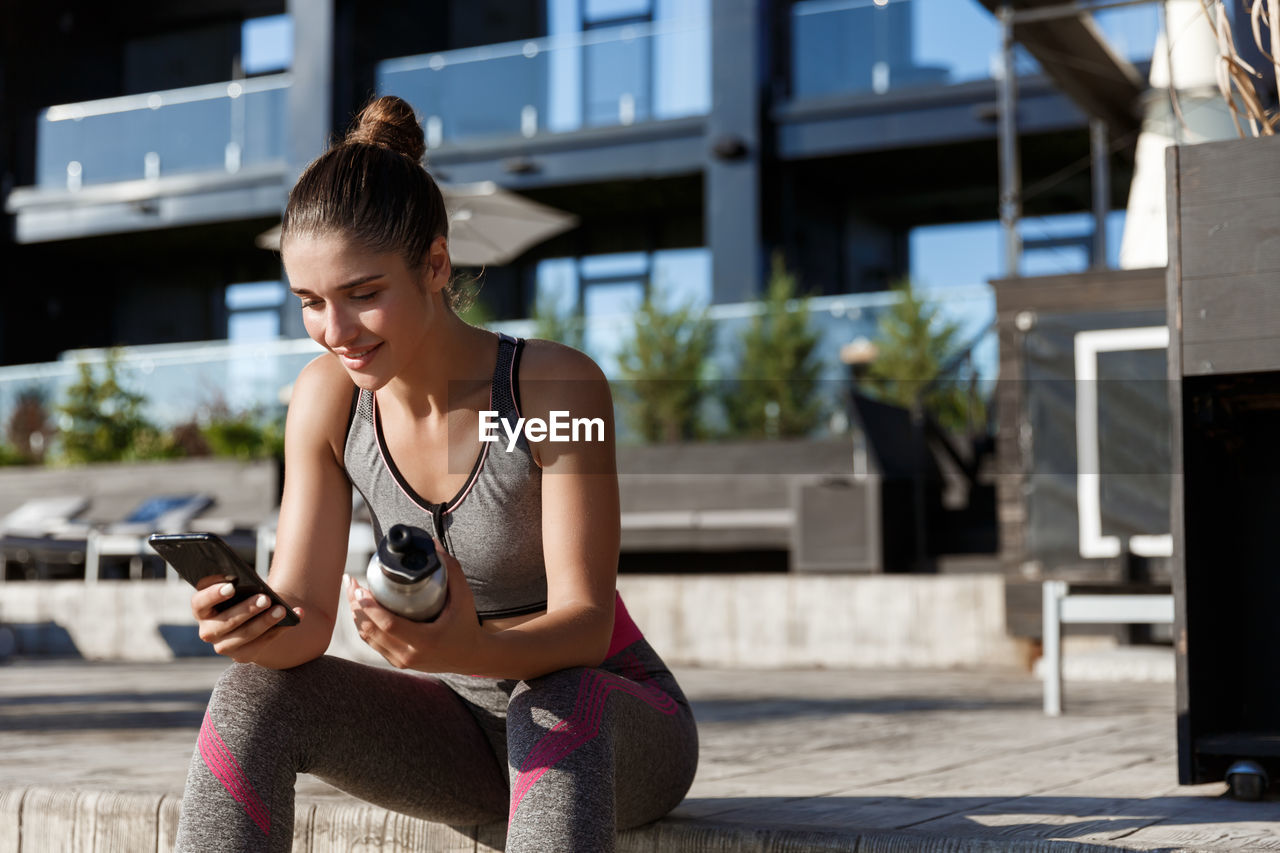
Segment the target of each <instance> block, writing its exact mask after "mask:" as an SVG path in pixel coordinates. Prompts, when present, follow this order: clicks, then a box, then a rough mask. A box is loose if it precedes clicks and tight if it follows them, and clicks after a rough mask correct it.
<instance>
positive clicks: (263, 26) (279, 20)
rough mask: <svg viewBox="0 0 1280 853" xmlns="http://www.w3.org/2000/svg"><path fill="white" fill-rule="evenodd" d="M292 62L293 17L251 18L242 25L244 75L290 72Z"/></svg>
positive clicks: (241, 52) (241, 63)
mask: <svg viewBox="0 0 1280 853" xmlns="http://www.w3.org/2000/svg"><path fill="white" fill-rule="evenodd" d="M292 64H293V18H292V16H290V15H270V16H268V17H265V18H250V19H249V20H247V21H245V22H244V25H243V26H242V27H241V28H240V65H241V67H242V68H243V69H244V73H245V74H265V73H267V72H269V71H287V70H288V69H289V67H290V66H291V65H292Z"/></svg>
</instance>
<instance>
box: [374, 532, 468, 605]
mask: <svg viewBox="0 0 1280 853" xmlns="http://www.w3.org/2000/svg"><path fill="white" fill-rule="evenodd" d="M365 577H366V581H367V583H368V586H369V591H370V592H371V593H373V597H374V598H375V599H377V601H378V603H379V604H381V605H382V606H383V607H385V608H387V609H388V610H390V611H391V612H392V613H398V614H400V615H401V616H403V617H405V618H406V619H412V620H414V621H415V622H430V621H431V620H432V619H434V618H436V616H438V615H439V613H440V610H441V609H442V608H443V607H444V599H445V593H446V592H447V590H448V576H447V573H446V571H445V567H444V563H443V562H442V561H441V560H440V556H439V555H438V554H436V545H435V542H433V541H432V540H431V537H430V536H429V535H428V534H427V532H426V531H425V530H420V529H419V528H417V527H411V526H409V525H407V524H395V525H392V527H391V529H390V530H388V531H387V535H386V536H384V537H382V541H381V542H379V543H378V550H377V551H375V552H374V554H373V557H371V558H370V559H369V570H368V572H367V573H366V576H365Z"/></svg>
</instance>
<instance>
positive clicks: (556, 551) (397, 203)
mask: <svg viewBox="0 0 1280 853" xmlns="http://www.w3.org/2000/svg"><path fill="white" fill-rule="evenodd" d="M423 153H424V145H423V134H422V130H421V128H420V127H419V126H418V124H417V122H416V120H415V118H414V115H413V110H412V108H411V107H410V106H409V105H408V104H406V103H405V102H404V101H401V100H400V99H398V98H393V97H384V98H380V99H378V100H376V101H374V102H372V103H371V104H370V105H369V106H368V107H366V108H365V109H364V111H363V112H362V114H361V115H360V117H359V119H358V121H357V123H356V125H355V127H354V129H353V130H352V131H351V133H349V134H348V136H347V138H346V140H345V141H344V142H342V143H341V144H339V145H337V146H336V147H334V148H332V149H330V150H329V151H328V152H326V153H325V154H324V155H322V156H321V157H319V158H318V159H317V160H316V161H315V162H313V163H312V164H311V165H310V166H309V167H308V168H307V170H306V171H305V172H304V173H303V175H302V177H301V178H300V179H299V181H298V183H297V186H296V187H294V189H293V191H292V192H291V193H290V196H289V204H288V208H287V210H286V211H285V216H284V224H283V227H282V231H281V251H282V254H283V258H284V265H285V268H286V271H287V273H288V277H289V282H290V286H291V287H292V289H293V292H294V293H295V294H297V296H298V297H299V298H300V300H301V310H302V313H303V319H304V321H305V324H306V328H307V332H308V333H309V334H310V335H311V337H312V338H313V339H315V340H316V341H317V342H319V343H320V344H322V345H323V346H324V347H325V349H327V350H328V351H329V352H328V354H326V355H322V356H320V357H318V358H317V359H316V360H315V361H313V362H311V364H309V365H308V366H307V367H306V368H304V369H303V371H302V373H301V375H300V376H299V377H298V380H297V383H296V384H295V387H294V392H293V399H292V402H291V404H290V407H289V418H288V425H287V428H286V438H285V458H286V475H285V487H284V497H283V500H282V501H281V506H280V522H279V531H278V535H277V545H276V556H275V560H274V561H273V564H272V567H271V573H270V578H269V580H270V583H271V586H272V587H273V588H274V589H275V590H276V591H277V592H279V593H280V595H281V596H282V597H284V598H285V600H286V601H288V602H289V603H290V604H291V605H292V606H293V609H294V610H295V612H296V613H297V614H298V615H299V616H300V617H301V622H300V624H298V625H297V626H294V627H276V623H277V622H278V621H279V619H280V618H281V617H282V616H283V615H284V614H283V609H282V608H274V609H267V607H266V605H267V604H268V602H266V601H265V600H261V601H253V600H250V601H246V602H243V603H241V604H239V605H236V606H235V607H232V608H229V609H227V610H225V611H222V612H218V611H217V610H215V606H216V605H218V604H219V603H220V602H221V601H223V600H224V599H225V598H227V597H228V596H229V595H230V589H229V585H226V584H222V583H219V582H212V583H209V584H206V585H202V587H201V588H200V589H199V590H198V591H197V592H196V593H195V594H194V595H193V596H192V599H191V607H192V611H193V613H194V615H195V617H196V619H197V620H198V622H199V629H200V636H201V637H202V638H203V639H204V640H206V641H207V642H209V643H212V644H213V647H214V649H215V650H216V651H217V652H218V653H219V654H222V655H226V656H227V657H230V658H231V659H233V660H234V661H237V663H235V664H233V665H232V666H231V667H229V668H228V670H227V672H226V674H225V675H224V676H223V677H222V678H221V680H220V681H219V682H218V685H217V687H216V688H215V690H214V693H213V697H212V699H211V701H210V703H209V710H208V713H207V714H206V716H205V720H204V725H203V726H202V728H201V731H200V736H199V740H198V744H197V750H196V752H195V754H194V755H193V756H192V761H191V768H190V771H189V773H188V777H187V787H186V792H185V794H184V796H183V802H182V819H181V823H180V826H179V834H178V844H177V847H178V849H179V850H183V851H188V850H238V851H241V850H289V849H291V846H292V843H293V797H294V792H293V786H294V779H295V775H296V774H297V773H299V772H305V773H312V774H314V775H316V776H318V777H320V778H321V779H324V780H325V781H327V782H329V783H331V784H333V785H335V786H337V787H339V788H341V789H343V790H345V791H349V792H350V793H352V794H354V795H355V796H357V797H360V798H362V799H365V800H368V801H370V802H373V803H377V804H379V805H382V806H385V807H387V808H390V809H395V810H397V811H401V812H405V813H407V814H411V815H416V816H420V817H423V818H428V819H431V820H435V821H440V822H444V823H448V824H455V825H457V824H473V823H484V822H490V821H499V820H506V821H507V822H508V828H507V850H510V851H531V850H539V851H592V852H593V853H594V851H608V850H612V849H613V847H614V835H615V832H616V831H617V830H618V829H624V828H627V827H631V826H636V825H638V824H641V823H645V822H648V821H652V820H655V819H657V818H658V817H661V816H662V815H663V814H665V813H666V812H667V811H669V810H670V809H671V808H672V807H673V806H675V805H676V804H677V803H679V802H680V800H681V799H682V798H683V797H684V794H685V792H686V791H687V790H688V788H689V785H690V783H691V782H692V779H693V773H694V768H695V766H696V763H697V733H696V729H695V726H694V721H693V717H692V715H691V714H690V711H689V706H688V703H687V702H686V701H685V698H684V696H683V695H682V694H681V692H680V688H679V686H678V685H677V684H676V682H675V680H674V679H673V678H672V676H671V673H670V672H669V671H668V670H667V668H666V666H665V665H664V664H663V663H662V661H661V660H660V659H659V658H658V656H657V655H656V654H655V653H654V652H653V650H652V649H651V648H650V647H649V645H648V644H647V643H646V642H645V640H644V639H643V637H642V636H641V634H640V632H639V631H638V630H637V629H636V627H635V625H634V623H633V622H632V621H631V619H630V618H629V617H628V616H627V612H626V609H625V608H624V607H623V605H622V601H621V599H620V598H619V597H618V596H617V593H616V591H615V580H616V572H617V560H618V538H619V508H618V487H617V474H616V470H615V464H614V448H613V419H612V404H611V401H610V395H609V389H608V385H607V384H606V382H605V379H604V377H603V375H602V374H601V372H600V370H599V368H598V367H597V366H596V365H595V364H594V363H592V362H591V360H590V359H588V358H587V357H586V356H584V355H582V354H581V353H579V352H577V351H575V350H572V349H569V348H567V347H563V346H559V345H557V344H554V343H549V342H545V341H528V342H526V341H518V340H515V339H512V338H509V337H507V336H504V335H496V334H493V333H492V332H488V331H485V330H483V329H478V328H475V327H472V326H469V325H468V324H466V323H465V322H463V321H462V320H460V319H459V318H458V316H457V314H456V313H454V310H453V305H452V299H453V298H454V294H453V290H452V286H451V283H452V280H451V276H452V270H451V267H450V262H449V245H448V219H447V215H446V213H445V207H444V201H443V198H442V197H441V194H440V190H439V188H438V187H437V186H436V184H435V182H434V181H433V180H432V179H431V177H430V175H428V173H427V172H426V170H425V169H423V168H422V166H421V165H420V160H421V158H422V155H423ZM490 411H496V412H498V415H499V417H500V418H501V419H502V420H504V421H506V422H507V423H508V424H509V425H510V426H512V427H514V425H515V423H516V422H517V419H518V418H520V417H525V418H528V419H532V418H541V419H543V420H544V421H546V420H549V419H550V417H551V413H552V412H567V413H568V417H571V418H599V419H601V420H602V422H603V423H604V424H605V430H604V435H603V436H600V435H599V434H598V433H597V434H596V435H583V434H580V435H579V436H578V440H577V441H567V442H552V441H530V440H528V439H527V438H524V437H521V438H520V439H519V440H518V441H517V442H516V444H515V446H514V447H513V448H512V449H511V450H508V449H507V444H508V442H507V438H506V433H505V430H504V431H503V432H502V441H500V442H496V443H486V442H481V440H480V431H479V426H480V413H481V412H490ZM353 485H354V486H355V488H356V489H358V490H359V491H360V493H361V494H362V495H363V496H364V498H365V500H366V501H367V503H368V505H369V507H370V509H371V510H372V513H373V516H374V527H375V531H376V532H377V534H378V535H379V536H381V535H382V533H383V532H384V531H386V530H387V529H389V528H390V527H391V525H393V524H397V523H399V524H412V525H414V526H416V527H420V528H423V529H425V530H427V531H429V532H431V533H432V535H434V536H435V537H436V538H437V540H438V546H439V547H438V550H439V551H440V553H441V555H442V557H443V559H444V562H445V565H446V567H447V570H448V590H449V594H448V600H447V603H446V606H445V609H444V610H443V612H442V613H441V614H440V616H439V617H438V618H437V619H435V620H434V621H432V622H428V623H418V622H411V621H408V620H406V619H403V618H400V617H398V616H396V615H394V614H392V613H390V612H389V611H387V610H385V609H383V608H382V607H381V606H379V605H378V604H377V602H376V601H374V599H373V598H372V596H371V595H370V594H369V593H368V591H367V590H365V589H364V588H363V587H362V585H361V582H360V581H358V580H350V579H348V581H347V582H346V583H345V584H343V583H342V572H343V565H344V560H345V556H346V552H347V547H346V539H347V533H348V529H349V526H350V519H351V487H352V486H353ZM343 586H345V594H346V596H347V601H348V603H349V604H350V608H351V611H352V613H353V614H354V618H355V622H356V625H357V627H358V630H359V633H360V636H361V637H362V638H363V639H364V641H365V642H367V643H368V644H369V645H370V646H371V647H372V648H373V649H375V650H377V651H378V652H379V653H380V654H381V655H382V656H383V657H385V658H386V659H387V661H388V662H390V663H391V664H392V665H393V666H394V667H395V669H391V668H387V667H372V666H366V665H363V664H358V663H354V662H351V661H347V660H342V659H337V658H331V657H325V656H322V655H323V653H324V651H325V649H326V648H327V647H328V645H329V639H330V636H331V634H332V631H333V627H334V622H335V619H336V618H337V615H338V596H339V594H340V587H343ZM425 673H432V674H431V675H427V674H425Z"/></svg>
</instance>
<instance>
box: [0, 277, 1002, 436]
mask: <svg viewBox="0 0 1280 853" xmlns="http://www.w3.org/2000/svg"><path fill="white" fill-rule="evenodd" d="M921 292H922V294H923V295H925V296H926V297H928V298H930V299H931V300H933V301H935V302H936V304H937V305H938V307H939V312H940V316H941V317H942V318H944V319H946V320H949V321H952V322H954V323H956V324H957V325H958V326H959V330H960V331H959V334H958V335H957V340H958V341H964V342H968V341H970V340H973V339H974V338H975V337H977V336H979V335H981V334H982V332H983V330H984V329H987V327H988V325H989V324H990V322H991V318H992V317H993V316H994V311H995V303H994V297H993V295H992V290H991V288H990V287H989V286H987V285H984V284H980V285H972V286H967V287H950V288H945V289H937V290H925V291H921ZM897 299H898V296H897V294H895V293H891V292H880V293H859V294H845V295H840V296H823V297H816V298H812V299H810V300H809V311H810V315H809V316H810V322H811V324H812V326H813V328H814V329H815V330H816V331H817V333H818V335H819V344H818V347H817V355H818V358H819V359H820V361H821V363H822V374H821V379H822V380H824V382H823V385H824V388H825V389H826V390H827V392H828V393H829V395H830V396H831V398H832V399H831V400H830V402H831V403H832V404H833V411H834V408H835V407H834V404H835V403H836V402H838V398H839V395H841V394H843V393H844V390H845V389H846V388H847V384H846V381H847V379H848V368H847V367H846V366H845V365H844V364H843V363H842V362H841V360H840V349H841V347H843V346H845V345H847V344H849V343H851V342H853V341H855V340H857V339H858V338H867V339H875V338H876V337H877V324H878V323H879V320H880V318H881V317H882V316H883V315H884V312H886V311H888V310H889V309H890V308H891V307H892V306H893V304H894V303H895V302H896V301H897ZM761 310H762V308H761V305H760V303H757V302H745V303H735V304H722V305H713V306H711V307H710V308H709V309H708V315H709V316H710V318H711V320H712V322H713V325H714V329H715V339H716V345H715V352H714V354H713V356H712V361H711V364H710V365H709V368H708V370H707V375H708V378H712V379H722V380H730V379H733V378H734V377H735V376H736V371H737V365H738V364H739V363H740V345H739V339H740V338H741V335H742V332H743V331H745V330H746V328H747V327H748V326H749V324H750V322H751V318H752V317H754V316H755V315H756V314H758V313H759V312H760V311H761ZM489 326H490V328H492V329H495V330H499V331H504V332H507V333H508V334H512V335H516V336H520V337H530V336H533V335H534V334H535V326H534V323H533V321H531V320H512V321H504V322H498V323H491V324H489ZM634 328H635V317H634V315H631V314H615V315H600V316H596V317H591V318H589V319H588V320H587V322H586V329H585V332H586V334H585V336H584V337H585V339H586V344H585V347H584V348H585V349H586V350H587V351H588V353H589V354H590V355H591V356H592V357H593V358H595V359H596V361H597V362H598V363H599V364H600V365H601V367H602V368H603V369H604V371H605V373H606V375H609V376H610V377H616V376H617V353H618V349H619V346H620V342H622V341H625V340H626V339H627V338H629V337H630V336H631V334H632V331H633V330H634ZM995 347H996V340H995V335H994V333H988V334H987V335H986V337H984V338H983V343H982V345H981V346H980V347H979V348H978V350H977V351H976V353H975V362H974V368H975V370H976V371H977V373H978V375H979V376H980V377H981V378H982V379H984V380H986V379H994V378H995V371H996V364H997V358H996V350H995ZM320 351H321V350H320V348H319V346H318V345H317V344H315V343H313V342H312V341H311V340H310V339H307V338H303V339H279V340H271V341H262V342H256V341H255V342H253V343H243V344H242V343H231V342H227V341H215V342H208V343H191V344H163V345H153V346H138V347H125V348H122V349H119V350H116V351H115V358H116V375H117V377H118V381H119V382H120V384H121V386H122V387H124V388H127V389H128V390H130V391H134V392H138V393H141V394H142V395H144V396H145V398H146V406H145V416H146V417H147V419H148V420H150V421H152V422H153V423H155V424H157V425H159V426H162V427H166V428H167V427H172V426H175V425H177V424H181V423H186V422H189V421H191V420H192V419H193V418H196V417H197V416H199V415H200V414H201V413H207V412H209V411H211V410H214V411H224V412H225V411H230V412H232V413H239V412H256V413H258V414H260V415H264V416H270V415H272V414H277V413H279V412H281V411H283V406H284V401H285V400H287V399H288V394H289V389H290V387H291V386H292V384H293V382H294V380H295V378H296V377H297V375H298V373H299V371H301V370H302V368H303V367H304V366H305V365H306V364H307V362H308V361H310V360H311V359H312V358H314V357H315V356H316V355H317V354H318V353H319V352H320ZM108 355H109V353H108V352H107V351H105V350H80V351H73V352H68V353H66V354H64V355H63V357H62V359H61V360H59V361H57V362H52V363H48V364H32V365H17V366H11V367H0V423H8V422H9V419H10V417H11V416H12V414H13V412H14V410H15V408H16V407H17V405H18V403H19V401H20V400H21V399H22V398H23V397H24V396H26V395H30V394H33V393H34V394H36V395H38V396H39V397H40V398H41V399H43V400H44V404H45V407H46V410H47V411H49V412H51V413H54V412H56V407H57V406H58V404H59V403H61V402H63V401H65V400H66V396H67V389H68V388H69V387H70V386H71V385H72V384H73V383H75V382H76V381H77V380H78V379H79V376H80V364H81V363H88V364H89V365H90V366H91V368H92V370H93V372H94V375H95V376H96V377H98V378H99V379H101V378H102V377H103V376H104V375H105V373H104V371H103V367H102V365H103V363H104V362H105V360H106V359H107V358H108ZM54 417H55V418H56V414H55V415H54Z"/></svg>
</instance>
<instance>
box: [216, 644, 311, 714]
mask: <svg viewBox="0 0 1280 853" xmlns="http://www.w3.org/2000/svg"><path fill="white" fill-rule="evenodd" d="M327 668H328V667H327V666H326V663H325V659H324V658H318V659H316V660H313V661H309V662H308V663H304V664H302V665H301V666H297V667H294V668H292V669H279V670H277V669H268V668H267V667H264V666H258V665H257V664H255V663H233V664H231V665H230V666H229V667H227V669H226V671H224V672H223V673H222V675H221V676H220V677H219V678H218V681H217V683H216V684H215V685H214V688H213V695H212V696H211V697H210V699H209V709H210V711H211V712H214V713H220V714H225V713H230V714H234V715H235V716H237V717H245V716H258V715H261V714H265V713H268V712H274V713H279V712H281V711H282V710H283V709H285V708H286V707H288V706H293V705H297V704H299V703H302V704H306V703H307V702H308V701H310V700H309V699H308V697H309V696H310V697H311V699H314V698H317V697H316V695H315V694H317V693H318V691H319V690H320V687H319V684H320V683H321V682H323V681H325V680H326V678H325V672H326V670H327Z"/></svg>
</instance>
